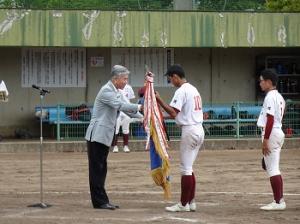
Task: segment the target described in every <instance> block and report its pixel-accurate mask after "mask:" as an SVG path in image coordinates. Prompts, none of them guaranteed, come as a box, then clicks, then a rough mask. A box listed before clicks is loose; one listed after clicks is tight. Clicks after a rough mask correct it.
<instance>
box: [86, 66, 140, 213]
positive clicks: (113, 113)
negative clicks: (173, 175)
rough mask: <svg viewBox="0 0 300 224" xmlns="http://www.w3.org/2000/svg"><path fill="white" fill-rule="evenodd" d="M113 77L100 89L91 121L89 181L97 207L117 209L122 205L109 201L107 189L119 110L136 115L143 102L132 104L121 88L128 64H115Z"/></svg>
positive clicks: (87, 137) (126, 77) (88, 137)
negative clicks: (108, 162) (109, 164)
mask: <svg viewBox="0 0 300 224" xmlns="http://www.w3.org/2000/svg"><path fill="white" fill-rule="evenodd" d="M111 74H112V78H111V80H110V81H108V83H107V84H105V85H104V86H103V87H102V88H101V89H100V91H99V92H98V94H97V96H96V99H95V102H94V107H93V114H92V118H91V122H90V125H89V127H88V128H87V131H86V135H85V139H86V140H87V151H88V160H89V183H90V192H91V199H92V204H93V207H94V208H97V209H110V210H114V209H116V208H119V206H117V205H113V204H111V203H110V202H109V199H108V196H107V194H106V191H105V179H106V173H107V156H108V153H109V147H110V146H111V143H112V140H113V137H114V132H115V125H116V121H117V117H118V114H119V111H124V112H127V113H131V114H135V113H138V111H139V110H141V109H142V106H141V105H139V104H132V103H128V101H127V100H125V99H124V96H123V95H122V94H121V92H120V91H118V89H123V88H124V87H125V85H126V84H127V82H128V75H129V71H128V69H127V68H126V67H124V66H121V65H115V66H113V68H112V72H111Z"/></svg>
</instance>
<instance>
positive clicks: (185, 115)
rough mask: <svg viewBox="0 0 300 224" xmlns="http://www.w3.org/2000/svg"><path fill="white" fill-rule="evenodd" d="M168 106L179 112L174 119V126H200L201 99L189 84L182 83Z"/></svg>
mask: <svg viewBox="0 0 300 224" xmlns="http://www.w3.org/2000/svg"><path fill="white" fill-rule="evenodd" d="M170 106H171V107H174V108H176V109H177V110H179V111H180V112H179V113H178V114H177V116H176V117H175V121H176V124H178V125H195V124H202V122H203V111H202V99H201V96H200V93H199V92H198V90H197V89H196V88H195V87H194V86H193V85H191V84H190V83H184V84H183V85H181V86H180V88H178V89H177V90H176V92H175V94H174V97H173V99H172V101H171V103H170Z"/></svg>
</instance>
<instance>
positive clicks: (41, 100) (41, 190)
mask: <svg viewBox="0 0 300 224" xmlns="http://www.w3.org/2000/svg"><path fill="white" fill-rule="evenodd" d="M45 94H46V92H45V91H42V90H41V91H40V111H41V114H40V203H38V204H33V205H28V207H40V208H48V207H51V205H49V204H45V203H44V191H43V99H44V96H45Z"/></svg>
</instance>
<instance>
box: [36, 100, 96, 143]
mask: <svg viewBox="0 0 300 224" xmlns="http://www.w3.org/2000/svg"><path fill="white" fill-rule="evenodd" d="M92 109H93V108H92V107H86V109H84V111H82V105H79V106H75V107H74V106H66V105H57V106H45V107H43V117H42V122H43V123H47V124H49V125H51V126H54V127H55V130H54V135H56V139H57V140H61V139H64V138H77V137H78V134H77V133H78V132H79V135H80V136H82V135H83V136H84V133H85V130H86V128H87V126H88V125H89V123H90V116H91V113H92ZM40 110H41V109H40V106H36V107H35V112H36V114H38V116H37V117H39V113H40ZM78 112H79V113H82V112H83V113H82V115H78ZM76 113H77V114H76ZM75 132H76V133H75Z"/></svg>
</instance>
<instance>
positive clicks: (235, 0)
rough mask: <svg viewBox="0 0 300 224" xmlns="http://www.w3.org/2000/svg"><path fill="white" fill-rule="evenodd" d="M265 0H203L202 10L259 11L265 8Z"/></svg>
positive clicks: (200, 5)
mask: <svg viewBox="0 0 300 224" xmlns="http://www.w3.org/2000/svg"><path fill="white" fill-rule="evenodd" d="M264 4H265V0H202V1H198V9H199V10H201V11H259V10H264Z"/></svg>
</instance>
